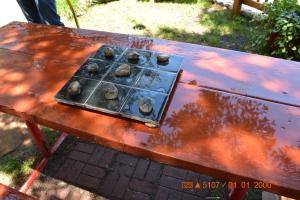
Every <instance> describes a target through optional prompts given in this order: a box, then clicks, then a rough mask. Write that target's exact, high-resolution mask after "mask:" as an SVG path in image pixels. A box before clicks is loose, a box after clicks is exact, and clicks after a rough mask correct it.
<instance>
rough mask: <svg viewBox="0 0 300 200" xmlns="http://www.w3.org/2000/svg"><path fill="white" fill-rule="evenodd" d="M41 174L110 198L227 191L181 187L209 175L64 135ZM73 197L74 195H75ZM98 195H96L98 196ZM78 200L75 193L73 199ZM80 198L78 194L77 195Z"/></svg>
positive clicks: (158, 199) (164, 198) (160, 199)
mask: <svg viewBox="0 0 300 200" xmlns="http://www.w3.org/2000/svg"><path fill="white" fill-rule="evenodd" d="M43 174H44V175H46V176H48V177H49V176H50V177H53V178H55V179H57V180H62V181H65V182H67V183H68V184H72V185H74V186H77V187H79V188H83V189H86V190H88V191H90V192H92V193H94V194H96V195H98V197H97V198H98V199H99V198H100V197H102V198H104V197H105V198H107V199H113V200H123V199H124V200H127V199H128V200H177V199H181V200H185V199H187V200H189V199H191V200H196V199H198V200H201V199H207V198H206V197H216V196H219V197H220V198H219V199H226V195H227V190H226V189H223V188H222V189H219V190H217V191H216V190H207V189H200V190H199V189H182V187H181V185H182V182H183V181H194V182H196V181H197V180H200V181H207V182H208V181H210V180H212V177H210V176H206V175H202V174H198V173H195V172H192V171H188V170H184V169H180V168H176V167H172V166H169V165H164V164H161V163H158V162H156V161H152V160H148V159H146V158H142V157H136V156H132V155H129V154H126V153H123V152H118V151H115V150H113V149H110V148H106V147H104V146H101V145H97V144H93V143H90V142H86V141H82V140H79V139H76V138H73V137H68V138H67V141H65V142H64V143H63V145H62V146H61V147H60V148H59V149H58V151H57V153H56V154H55V155H54V156H53V157H52V158H51V159H50V161H49V163H48V164H47V166H46V168H45V169H44V170H43ZM75 196H76V195H75ZM99 196H100V197H99ZM74 199H78V194H77V198H74ZM80 199H82V197H81V198H80Z"/></svg>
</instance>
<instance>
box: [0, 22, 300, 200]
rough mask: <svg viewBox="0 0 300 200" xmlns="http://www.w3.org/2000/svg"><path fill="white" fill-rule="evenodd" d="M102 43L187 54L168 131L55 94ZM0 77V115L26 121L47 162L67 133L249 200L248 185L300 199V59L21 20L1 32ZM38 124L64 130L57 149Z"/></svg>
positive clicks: (164, 125)
mask: <svg viewBox="0 0 300 200" xmlns="http://www.w3.org/2000/svg"><path fill="white" fill-rule="evenodd" d="M103 44H112V45H119V46H124V47H134V48H141V49H150V50H155V51H160V52H165V53H169V54H177V55H180V56H182V57H184V60H183V64H182V69H183V72H182V74H181V76H180V77H179V81H178V84H177V86H176V87H175V91H174V93H173V95H172V98H171V101H170V103H169V105H168V106H167V109H166V111H165V114H164V116H163V118H162V121H161V125H160V127H159V128H149V127H146V126H145V125H144V124H142V123H139V122H136V121H133V120H128V119H124V118H120V117H114V116H112V115H108V114H103V113H97V112H91V111H88V110H83V109H80V108H77V107H72V106H67V105H63V104H59V103H57V102H56V101H55V100H54V95H55V94H56V93H57V92H58V91H59V89H60V88H61V87H62V86H63V85H64V84H65V83H66V81H67V80H69V78H70V77H71V76H72V75H73V73H74V72H75V71H76V70H77V69H78V68H79V67H80V66H81V65H82V64H83V63H84V61H85V60H86V59H87V57H88V56H89V55H91V54H92V53H94V52H95V51H96V50H97V49H98V48H99V47H100V46H101V45H103ZM0 76H1V79H0V111H2V112H5V113H8V114H12V115H15V116H18V117H20V118H22V119H23V120H24V121H25V122H26V123H27V125H28V128H29V130H30V131H31V133H32V135H33V137H34V139H35V140H36V142H37V144H38V145H37V146H38V148H39V150H40V151H41V153H43V155H44V156H45V159H47V158H48V157H49V156H50V155H51V154H52V153H53V152H54V151H55V149H57V147H58V145H59V143H61V142H62V140H63V138H64V137H65V136H66V134H65V133H68V134H71V135H75V136H78V137H80V138H82V139H87V140H90V141H93V142H96V143H99V144H103V145H106V146H109V147H112V148H114V149H116V150H119V151H124V152H127V153H131V154H134V155H139V156H145V157H148V158H150V159H153V160H157V161H160V162H163V163H166V164H170V165H173V166H177V167H181V168H185V169H189V170H193V171H196V172H200V173H205V174H207V175H211V176H214V177H216V178H221V179H224V180H227V181H231V182H234V183H237V189H236V190H235V192H233V194H232V196H231V198H232V199H241V198H242V197H243V195H244V192H245V191H246V190H247V189H248V188H249V187H256V188H258V189H262V190H266V191H271V192H275V193H278V194H281V195H284V196H288V197H292V198H299V197H300V156H299V155H300V133H299V131H300V84H299V82H300V63H298V62H293V61H287V60H282V59H276V58H270V57H266V56H260V55H255V54H250V53H243V52H237V51H231V50H225V49H219V48H213V47H206V46H201V45H195V44H188V43H182V42H175V41H168V40H161V39H153V38H143V37H137V36H131V35H125V34H116V33H108V32H100V31H91V30H83V29H71V28H64V27H56V26H47V25H38V24H27V23H20V22H12V23H10V24H8V25H6V26H4V27H2V28H0ZM37 124H41V125H44V126H47V127H50V128H53V129H56V130H59V131H61V132H64V134H63V136H62V137H61V138H59V141H58V142H57V143H56V144H55V145H54V147H53V148H50V147H49V146H48V145H47V143H46V141H45V138H44V137H43V136H42V134H41V133H40V131H39V129H38V126H37ZM45 164H46V162H44V163H43V164H41V165H39V166H38V169H41V168H42V167H43V166H44V165H45ZM35 176H36V175H35ZM33 177H34V176H33ZM31 181H32V180H31ZM27 186H28V184H27ZM23 191H26V190H24V188H23Z"/></svg>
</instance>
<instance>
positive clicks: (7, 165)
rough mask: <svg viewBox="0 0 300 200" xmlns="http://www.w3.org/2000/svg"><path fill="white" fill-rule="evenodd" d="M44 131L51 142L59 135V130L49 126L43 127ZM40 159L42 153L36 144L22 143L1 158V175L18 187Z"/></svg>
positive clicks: (11, 184)
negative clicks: (38, 150)
mask: <svg viewBox="0 0 300 200" xmlns="http://www.w3.org/2000/svg"><path fill="white" fill-rule="evenodd" d="M42 132H43V133H44V135H45V136H46V139H47V141H48V142H49V144H53V143H54V142H55V140H56V138H57V136H58V132H56V131H53V130H51V129H49V128H45V127H43V128H42ZM40 160H41V155H40V154H39V153H38V152H37V149H36V147H35V145H33V144H32V145H21V146H20V147H19V148H17V149H16V150H15V151H14V152H12V153H10V154H8V155H6V156H4V157H2V158H0V177H3V178H5V179H6V181H7V180H10V181H9V182H10V186H14V187H16V188H18V187H19V186H21V184H22V183H24V181H25V179H26V177H27V176H28V175H29V174H30V173H31V171H32V169H34V168H35V166H36V165H37V163H38V162H39V161H40ZM0 179H1V178H0ZM2 181H3V182H4V183H5V182H6V181H4V180H2ZM2 181H1V182H2Z"/></svg>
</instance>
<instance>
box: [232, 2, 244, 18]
mask: <svg viewBox="0 0 300 200" xmlns="http://www.w3.org/2000/svg"><path fill="white" fill-rule="evenodd" d="M242 3H243V0H234V2H233V7H232V15H233V16H238V15H239V14H240V12H241V8H242Z"/></svg>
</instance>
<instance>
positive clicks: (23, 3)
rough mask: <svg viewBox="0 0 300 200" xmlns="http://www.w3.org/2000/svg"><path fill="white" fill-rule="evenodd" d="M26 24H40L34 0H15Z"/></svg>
mask: <svg viewBox="0 0 300 200" xmlns="http://www.w3.org/2000/svg"><path fill="white" fill-rule="evenodd" d="M17 2H18V4H19V6H20V7H21V9H22V12H23V14H24V15H25V17H26V19H27V21H28V22H31V23H42V20H41V18H40V15H39V12H38V9H37V7H36V4H35V1H34V0H17Z"/></svg>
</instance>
